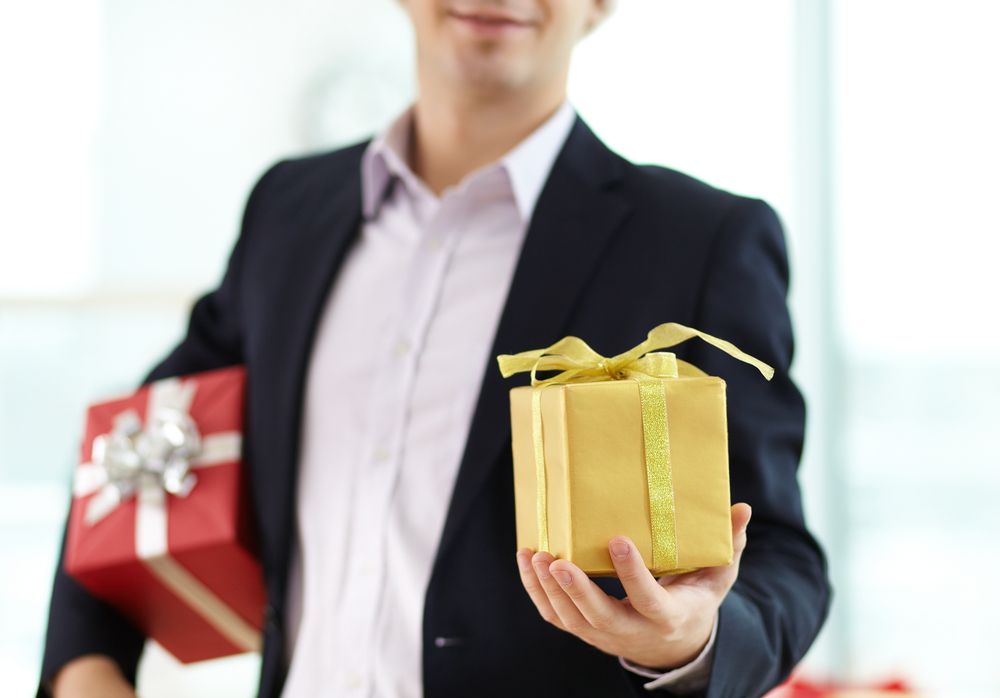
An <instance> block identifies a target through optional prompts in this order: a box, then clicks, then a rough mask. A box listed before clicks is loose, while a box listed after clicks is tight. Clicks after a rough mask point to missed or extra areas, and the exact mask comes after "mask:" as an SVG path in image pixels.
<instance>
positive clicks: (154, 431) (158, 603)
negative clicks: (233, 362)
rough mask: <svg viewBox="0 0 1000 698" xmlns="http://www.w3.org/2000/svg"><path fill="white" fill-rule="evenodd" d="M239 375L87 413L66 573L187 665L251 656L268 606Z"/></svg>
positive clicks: (169, 383) (177, 385)
mask: <svg viewBox="0 0 1000 698" xmlns="http://www.w3.org/2000/svg"><path fill="white" fill-rule="evenodd" d="M244 386H245V370H244V369H243V367H241V366H236V367H231V368H224V369H219V370H214V371H206V372H203V373H197V374H192V375H188V376H182V377H179V378H168V379H164V380H159V381H155V382H153V383H150V384H148V385H146V386H143V387H142V388H141V389H139V390H138V391H137V392H135V393H133V394H131V395H128V396H126V397H122V398H119V399H113V400H108V401H104V402H100V403H97V404H94V405H91V406H90V407H89V408H88V410H87V422H86V432H85V436H84V439H83V442H82V444H81V459H80V465H79V467H78V468H77V470H76V477H75V479H74V486H73V489H74V492H73V503H72V506H71V508H70V519H69V530H68V533H67V542H66V546H67V547H66V556H65V567H66V572H67V573H68V574H69V575H70V576H72V577H73V578H75V579H76V580H77V581H79V582H80V584H82V585H83V586H84V587H85V588H86V589H87V590H88V591H89V592H90V593H91V594H93V595H94V596H96V597H98V598H101V599H104V600H105V601H107V602H108V603H110V604H112V605H113V606H115V607H116V608H118V609H119V610H121V611H122V612H123V613H124V614H125V615H126V616H128V617H129V618H130V619H131V620H132V621H133V622H134V623H135V624H136V625H137V626H138V627H139V628H141V629H142V631H143V632H144V633H145V634H146V636H147V637H150V638H152V639H154V640H156V641H157V642H158V643H160V645H162V646H163V647H164V648H165V649H166V650H167V651H169V652H170V653H171V654H173V655H174V656H175V657H176V658H177V659H178V660H180V661H181V662H184V663H189V662H195V661H200V660H203V659H212V658H215V657H223V656H227V655H231V654H238V653H240V652H248V651H257V650H259V646H260V627H261V623H262V619H263V609H264V605H265V602H266V597H265V592H264V585H263V579H262V576H261V570H260V565H259V563H258V562H257V559H256V556H255V555H254V549H255V540H254V537H253V527H252V524H251V516H250V510H249V506H248V501H249V498H248V496H247V494H248V493H247V491H246V482H245V480H244V472H243V467H242V463H241V461H240V452H241V442H242V426H243V406H244Z"/></svg>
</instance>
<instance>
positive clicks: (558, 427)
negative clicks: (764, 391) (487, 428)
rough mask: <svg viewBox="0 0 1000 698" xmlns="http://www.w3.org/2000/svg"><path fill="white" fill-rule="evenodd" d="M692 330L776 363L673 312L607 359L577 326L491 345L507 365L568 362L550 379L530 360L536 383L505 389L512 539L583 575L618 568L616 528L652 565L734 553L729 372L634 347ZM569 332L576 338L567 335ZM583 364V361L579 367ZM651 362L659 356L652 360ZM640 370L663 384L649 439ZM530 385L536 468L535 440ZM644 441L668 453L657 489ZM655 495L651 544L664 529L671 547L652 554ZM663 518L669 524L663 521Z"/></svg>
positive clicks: (725, 558)
mask: <svg viewBox="0 0 1000 698" xmlns="http://www.w3.org/2000/svg"><path fill="white" fill-rule="evenodd" d="M693 336H700V337H702V338H703V339H706V341H709V342H711V343H712V344H713V345H715V346H717V347H719V348H721V349H723V350H725V351H727V353H730V354H731V355H733V356H734V357H735V358H738V359H740V360H743V361H747V362H748V363H753V364H754V365H756V366H758V368H759V369H760V370H761V372H762V373H763V374H764V375H765V377H767V378H768V379H770V377H771V375H773V369H771V367H770V366H768V365H767V364H764V363H763V362H760V361H758V360H757V359H754V358H753V357H750V356H748V355H746V354H743V352H741V351H740V350H739V349H737V348H736V347H735V346H733V345H731V344H729V343H728V342H724V341H723V340H718V339H717V338H715V337H712V336H711V335H706V334H704V333H701V332H699V331H698V330H694V329H691V328H687V327H685V326H683V325H678V324H677V323H666V324H664V325H661V326H659V327H657V328H654V330H653V331H651V332H650V334H649V338H647V341H646V342H644V343H642V344H640V345H639V346H637V347H635V348H633V349H632V350H630V351H629V352H626V353H625V354H621V355H619V356H617V357H613V358H612V359H605V358H604V357H600V356H599V355H597V354H596V352H593V350H591V349H590V348H589V347H587V346H586V345H585V344H584V343H583V342H582V341H581V340H578V339H577V338H567V339H565V340H561V342H559V343H557V344H555V345H553V346H552V347H549V348H548V349H544V350H534V351H532V352H522V353H521V354H517V355H513V356H506V357H498V358H499V359H500V363H501V370H503V371H504V373H505V375H510V374H511V373H513V372H517V371H525V370H531V368H533V369H537V370H563V371H565V373H563V374H560V376H557V377H555V378H552V379H548V381H546V380H541V379H538V378H537V377H535V375H534V371H533V386H522V387H517V388H512V389H511V391H510V410H511V428H512V449H513V458H514V496H515V500H514V504H515V516H516V522H517V546H518V548H519V549H520V548H523V547H527V548H531V549H533V550H540V549H547V550H548V552H550V553H551V554H552V555H553V556H555V557H557V558H561V559H565V560H569V561H571V562H573V563H574V564H576V565H577V566H578V567H580V568H581V569H582V570H583V571H584V572H586V573H587V574H589V575H592V576H614V575H615V569H614V566H613V565H612V562H611V556H610V554H609V553H608V542H609V541H610V540H611V539H612V538H614V537H615V536H618V535H625V536H628V537H629V538H631V539H632V541H633V542H634V543H635V544H636V546H637V548H638V550H639V552H640V553H641V554H642V558H643V560H644V562H645V563H646V567H647V568H648V569H649V570H650V571H651V572H652V573H653V574H654V575H657V576H658V575H662V574H670V573H678V572H683V571H689V570H693V569H697V568H701V567H711V566H716V565H727V564H729V563H730V562H732V559H733V541H732V523H731V514H730V497H729V450H728V437H727V431H726V383H725V381H724V380H723V379H722V378H719V377H717V376H709V375H706V374H704V372H702V371H700V370H699V369H697V368H696V367H694V366H692V365H691V364H688V363H686V362H683V361H679V360H677V359H676V358H675V357H674V355H673V354H671V353H662V352H657V353H656V354H657V355H656V356H647V357H646V358H642V356H643V355H644V354H648V352H649V350H650V349H651V348H660V347H663V346H671V345H673V344H676V343H678V341H683V339H686V338H689V337H693ZM569 340H573V341H572V342H570V343H569V345H567V344H566V343H567V341H569ZM581 347H582V348H581ZM587 352H592V355H587ZM560 357H562V358H560ZM651 358H654V359H657V360H656V361H650V359H651ZM505 361H506V363H505ZM588 364H589V365H590V368H589V369H588V368H581V365H584V366H586V365H588ZM652 365H655V366H656V367H657V368H656V369H655V370H652V369H650V368H649V367H650V366H652ZM529 366H530V367H531V368H529ZM664 367H669V368H664ZM678 369H679V371H678ZM647 371H648V373H647ZM650 374H652V375H650ZM663 374H665V375H663ZM549 381H551V382H549ZM643 381H645V382H646V383H647V389H649V386H648V384H649V383H650V382H653V383H655V386H654V388H653V389H655V390H661V391H662V401H661V405H662V406H665V415H662V417H660V419H661V420H665V422H666V424H665V427H666V428H665V429H664V430H663V434H664V436H665V437H666V438H663V439H662V441H663V442H664V443H658V444H647V443H646V437H645V435H644V415H643V410H644V409H647V407H646V404H647V403H644V402H643V399H642V396H641V395H640V383H641V382H643ZM535 391H538V409H539V412H540V415H539V416H540V422H539V426H540V433H538V434H537V437H538V443H539V445H540V446H541V453H542V454H543V456H542V459H541V460H542V461H543V462H544V465H543V468H542V469H543V470H544V472H543V473H542V472H541V471H540V469H539V467H538V466H539V460H538V459H536V452H535V448H536V433H535V431H534V427H535V425H534V418H535V417H534V415H533V413H532V409H533V408H532V394H533V392H535ZM661 409H662V407H661ZM646 418H647V419H648V418H649V415H646ZM646 424H649V422H648V421H647V422H646ZM649 448H654V449H655V448H660V450H661V452H663V451H666V453H667V454H668V455H667V456H666V460H667V467H666V473H665V474H666V476H667V484H666V485H663V486H661V487H660V488H659V490H660V491H659V492H657V491H655V490H654V491H651V489H650V487H649V485H648V482H649V481H650V478H651V477H653V472H652V471H651V470H649V468H648V467H647V466H648V463H647V454H648V453H650V452H649V451H648V449H649ZM657 482H662V480H657ZM540 489H542V490H543V493H542V497H541V498H540V497H539V490H540ZM663 490H669V492H663ZM651 494H653V495H654V496H653V497H652V498H651ZM664 495H666V496H665V498H664ZM656 502H659V503H657V504H656V508H657V511H658V512H659V514H658V516H659V523H660V525H661V527H660V528H659V529H658V530H660V531H661V533H660V537H661V543H660V545H661V547H660V548H659V550H661V551H662V550H664V547H663V545H664V543H663V541H662V538H664V537H666V538H669V540H668V541H666V545H667V547H668V548H669V550H670V555H663V554H662V553H661V555H660V556H659V557H660V560H659V561H656V557H657V556H656V555H655V554H654V537H655V536H656V533H655V531H656V530H657V525H655V521H654V518H655V517H654V515H653V514H652V513H651V512H652V511H653V506H654V503H656ZM664 520H666V523H667V524H669V525H668V526H667V527H666V529H664V528H663V527H662V524H663V522H664ZM540 527H543V528H545V529H546V531H545V535H540V531H539V529H540ZM664 530H666V531H667V534H663V531H664ZM546 537H547V541H548V546H547V547H546V546H545V545H544V540H545V538H546Z"/></svg>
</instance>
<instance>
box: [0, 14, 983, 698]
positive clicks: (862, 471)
mask: <svg viewBox="0 0 1000 698" xmlns="http://www.w3.org/2000/svg"><path fill="white" fill-rule="evenodd" d="M998 29H1000V3H995V2H991V1H989V0H947V2H945V1H943V0H797V1H796V0H755V2H752V3H751V2H745V1H742V0H699V2H696V3H692V2H679V1H677V0H621V1H620V2H619V6H618V9H617V11H616V12H615V14H614V15H613V16H612V17H611V18H610V20H609V21H608V22H607V23H606V24H605V25H604V26H603V27H602V28H601V29H600V30H599V31H597V32H596V33H595V34H594V35H592V36H591V37H588V38H587V39H585V40H584V41H583V42H582V43H581V44H580V46H579V48H578V49H577V53H576V56H575V59H574V68H573V73H572V75H571V80H570V99H571V101H572V102H573V103H574V104H575V106H576V107H577V109H578V111H579V112H580V114H581V115H582V116H583V118H584V119H585V120H586V121H587V122H588V123H589V124H590V125H591V127H592V128H594V130H595V131H596V132H597V133H598V135H599V136H601V137H602V138H603V139H604V140H605V142H606V143H607V144H608V145H609V146H611V147H612V148H613V149H615V150H617V151H618V152H620V153H621V154H622V155H624V156H626V157H628V158H630V159H632V160H634V161H637V162H651V163H658V164H663V165H667V166H669V167H673V168H676V169H680V170H682V171H685V172H687V173H689V174H692V175H694V176H696V177H699V178H701V179H704V180H706V181H708V182H710V183H712V184H714V185H716V186H719V187H723V188H725V189H729V190H731V191H735V192H738V193H741V194H746V195H751V196H757V197H762V198H764V199H766V200H768V201H769V202H770V203H771V204H772V205H773V206H774V207H775V208H776V209H777V210H778V212H779V214H780V215H781V217H782V219H783V222H784V224H785V228H786V235H787V241H788V245H789V253H790V256H791V270H792V272H791V296H790V303H791V307H792V313H793V320H794V322H795V328H796V333H797V335H796V336H797V343H796V353H795V361H794V364H793V375H794V377H795V378H796V380H797V381H798V382H799V384H800V386H801V387H802V389H803V391H804V393H805V394H806V399H807V402H808V407H809V415H808V434H807V438H806V453H805V457H804V461H803V465H802V470H801V480H802V484H803V487H804V492H805V497H806V507H807V514H808V518H809V522H810V524H811V526H812V527H813V529H814V530H815V531H816V533H817V535H818V536H819V538H820V539H821V540H822V542H823V543H824V545H825V547H826V549H827V551H828V553H829V556H830V560H831V565H832V576H833V580H834V585H835V590H836V594H835V603H834V606H833V612H832V616H831V617H830V620H829V622H828V624H827V626H826V628H825V629H824V631H823V634H822V635H821V637H820V639H819V641H818V642H817V643H816V645H815V646H814V648H813V650H812V651H811V652H810V654H809V655H808V657H807V658H806V660H805V661H804V663H803V665H802V667H801V668H800V675H802V676H804V677H809V678H813V679H816V680H824V681H826V680H837V681H844V682H851V683H859V684H864V683H878V682H882V681H885V680H888V679H892V678H902V679H905V680H906V681H907V682H908V683H909V684H910V685H912V686H914V687H916V688H918V689H920V690H921V691H922V692H923V693H924V694H926V695H929V696H949V697H953V696H957V697H966V696H968V697H972V696H976V697H978V696H996V695H1000V663H998V662H996V661H995V659H994V657H993V655H994V653H995V651H996V648H997V646H998V645H997V641H996V634H997V630H996V629H997V628H1000V604H997V603H995V602H994V594H995V592H994V591H991V589H995V587H996V585H997V581H996V580H997V579H998V578H1000V557H998V555H997V550H998V546H997V543H996V536H997V531H998V529H1000V507H998V506H997V505H996V502H997V501H998V499H1000V450H998V448H997V447H996V441H995V440H994V437H995V436H996V433H997V424H998V423H1000V407H998V403H997V395H998V394H1000V327H998V325H997V322H996V319H994V320H992V321H990V320H989V317H994V318H996V317H997V310H996V306H997V301H998V299H1000V274H998V272H997V259H998V254H1000V241H998V240H1000V237H998V236H1000V223H998V215H997V202H998V200H1000V193H998V192H1000V175H998V162H1000V128H998V124H1000V97H998V94H1000V90H998V88H997V85H998V84H1000V78H998V68H1000V42H998V41H997V40H996V37H997V30H998ZM412 53H413V40H412V36H411V33H410V26H409V23H408V20H407V18H406V16H405V15H404V14H403V12H402V11H401V10H400V8H399V7H398V6H397V3H396V2H395V1H394V0H365V2H355V1H353V0H324V1H322V2H320V1H317V0H285V1H284V2H281V3H278V2H269V1H267V0H241V1H240V2H236V1H235V0H199V2H190V1H184V0H182V1H181V2H177V1H176V0H175V1H171V2H168V1H167V0H38V1H36V2H31V3H28V2H11V1H9V0H2V1H0V95H2V96H0V99H2V104H3V107H2V109H0V570H2V574H0V676H3V677H4V678H3V681H4V684H5V689H4V691H3V692H4V694H5V695H29V694H31V693H32V692H33V690H34V686H35V682H36V677H37V671H38V666H39V662H40V655H41V645H42V635H43V630H44V623H45V618H46V611H47V602H48V594H49V585H50V582H51V575H52V569H53V565H54V562H55V556H56V551H57V546H58V543H59V531H60V529H61V526H62V523H63V519H64V516H65V514H66V509H67V503H68V496H69V489H70V488H69V486H70V476H71V472H72V469H73V466H74V464H75V460H76V457H77V449H78V439H79V437H80V431H81V429H82V421H81V420H82V414H83V408H84V406H85V404H86V403H87V402H89V401H92V400H94V399H96V398H98V397H103V396H105V395H113V394H117V393H119V392H122V391H128V390H130V389H131V388H132V387H133V386H134V385H135V384H136V383H137V381H138V380H139V379H140V378H141V376H142V375H143V374H144V373H145V371H146V370H147V369H148V368H149V367H151V366H152V364H153V363H154V362H155V361H157V360H158V359H159V358H160V357H161V356H162V355H164V354H165V353H166V351H167V350H168V349H169V348H170V347H171V346H172V345H173V343H174V342H175V341H177V340H178V339H179V337H180V336H181V333H182V331H183V328H184V323H185V320H186V315H187V312H188V310H189V308H190V304H191V302H192V301H193V299H194V298H195V297H196V296H197V295H198V294H200V293H201V292H203V291H204V290H206V289H208V288H210V287H211V286H213V285H214V284H215V283H216V282H217V281H218V280H219V278H220V275H221V272H222V269H223V264H224V262H225V260H226V256H227V255H228V252H229V249H230V247H231V245H232V244H233V242H234V239H235V236H236V233H237V227H238V224H239V217H240V214H241V211H242V207H243V204H244V201H245V197H246V195H247V193H248V191H249V188H250V186H251V185H252V183H253V182H254V180H255V179H256V178H257V176H259V174H260V173H261V172H262V171H263V170H264V168H265V167H266V166H268V165H269V164H270V163H272V162H273V161H275V160H276V159H278V158H281V157H286V156H289V155H294V154H299V153H304V152H309V151H314V150H321V149H328V148H334V147H337V146H339V145H343V144H346V143H348V142H352V141H354V140H357V139H360V138H362V137H365V136H368V135H371V134H372V133H374V132H375V131H376V130H378V129H380V128H382V127H383V126H384V125H385V124H386V123H387V122H388V121H389V120H390V119H391V118H393V117H394V116H395V115H396V113H398V111H400V110H401V109H403V108H404V107H405V106H406V105H407V104H408V103H409V101H410V100H411V99H412V98H413V96H414V80H413V56H412ZM257 668H258V660H257V658H256V656H253V655H244V656H240V657H235V658H229V659H224V660H217V661H212V662H206V663H202V664H199V665H194V666H190V667H182V666H181V665H179V664H177V663H176V662H174V661H173V660H172V659H171V658H170V657H169V655H167V654H165V653H164V652H163V651H162V650H159V649H158V648H157V647H155V646H150V647H149V649H148V651H147V653H146V655H145V658H144V660H143V663H142V666H141V669H140V684H139V687H140V691H141V693H142V694H143V695H144V696H147V697H149V698H155V697H157V696H178V695H185V696H249V695H252V694H253V691H254V688H255V685H256V675H257Z"/></svg>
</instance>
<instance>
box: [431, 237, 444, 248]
mask: <svg viewBox="0 0 1000 698" xmlns="http://www.w3.org/2000/svg"><path fill="white" fill-rule="evenodd" d="M427 246H428V247H429V248H430V249H432V250H440V249H441V247H442V246H443V243H442V242H441V238H439V237H437V236H434V237H432V238H430V239H429V240H428V241H427Z"/></svg>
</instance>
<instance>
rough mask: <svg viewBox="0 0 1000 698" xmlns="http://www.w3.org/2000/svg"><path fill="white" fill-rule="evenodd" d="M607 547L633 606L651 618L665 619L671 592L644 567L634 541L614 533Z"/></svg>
mask: <svg viewBox="0 0 1000 698" xmlns="http://www.w3.org/2000/svg"><path fill="white" fill-rule="evenodd" d="M608 550H609V551H610V553H611V562H612V564H614V566H615V572H617V574H618V579H619V580H621V583H622V586H623V587H624V588H625V593H626V594H628V599H629V603H630V604H631V605H632V608H634V609H635V610H636V611H638V612H639V613H640V614H642V615H643V616H645V617H646V618H649V619H651V620H654V621H657V622H663V621H668V620H669V619H670V615H671V614H670V593H669V592H668V591H667V590H666V589H664V588H663V587H662V586H661V585H660V584H659V582H657V581H656V579H655V578H654V577H653V574H652V573H651V572H650V571H649V570H648V569H646V563H645V562H644V561H643V559H642V555H640V554H639V550H638V549H637V548H636V547H635V544H634V543H633V542H632V541H631V540H630V539H629V538H627V537H626V536H616V537H615V538H612V539H611V541H610V542H609V543H608Z"/></svg>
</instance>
